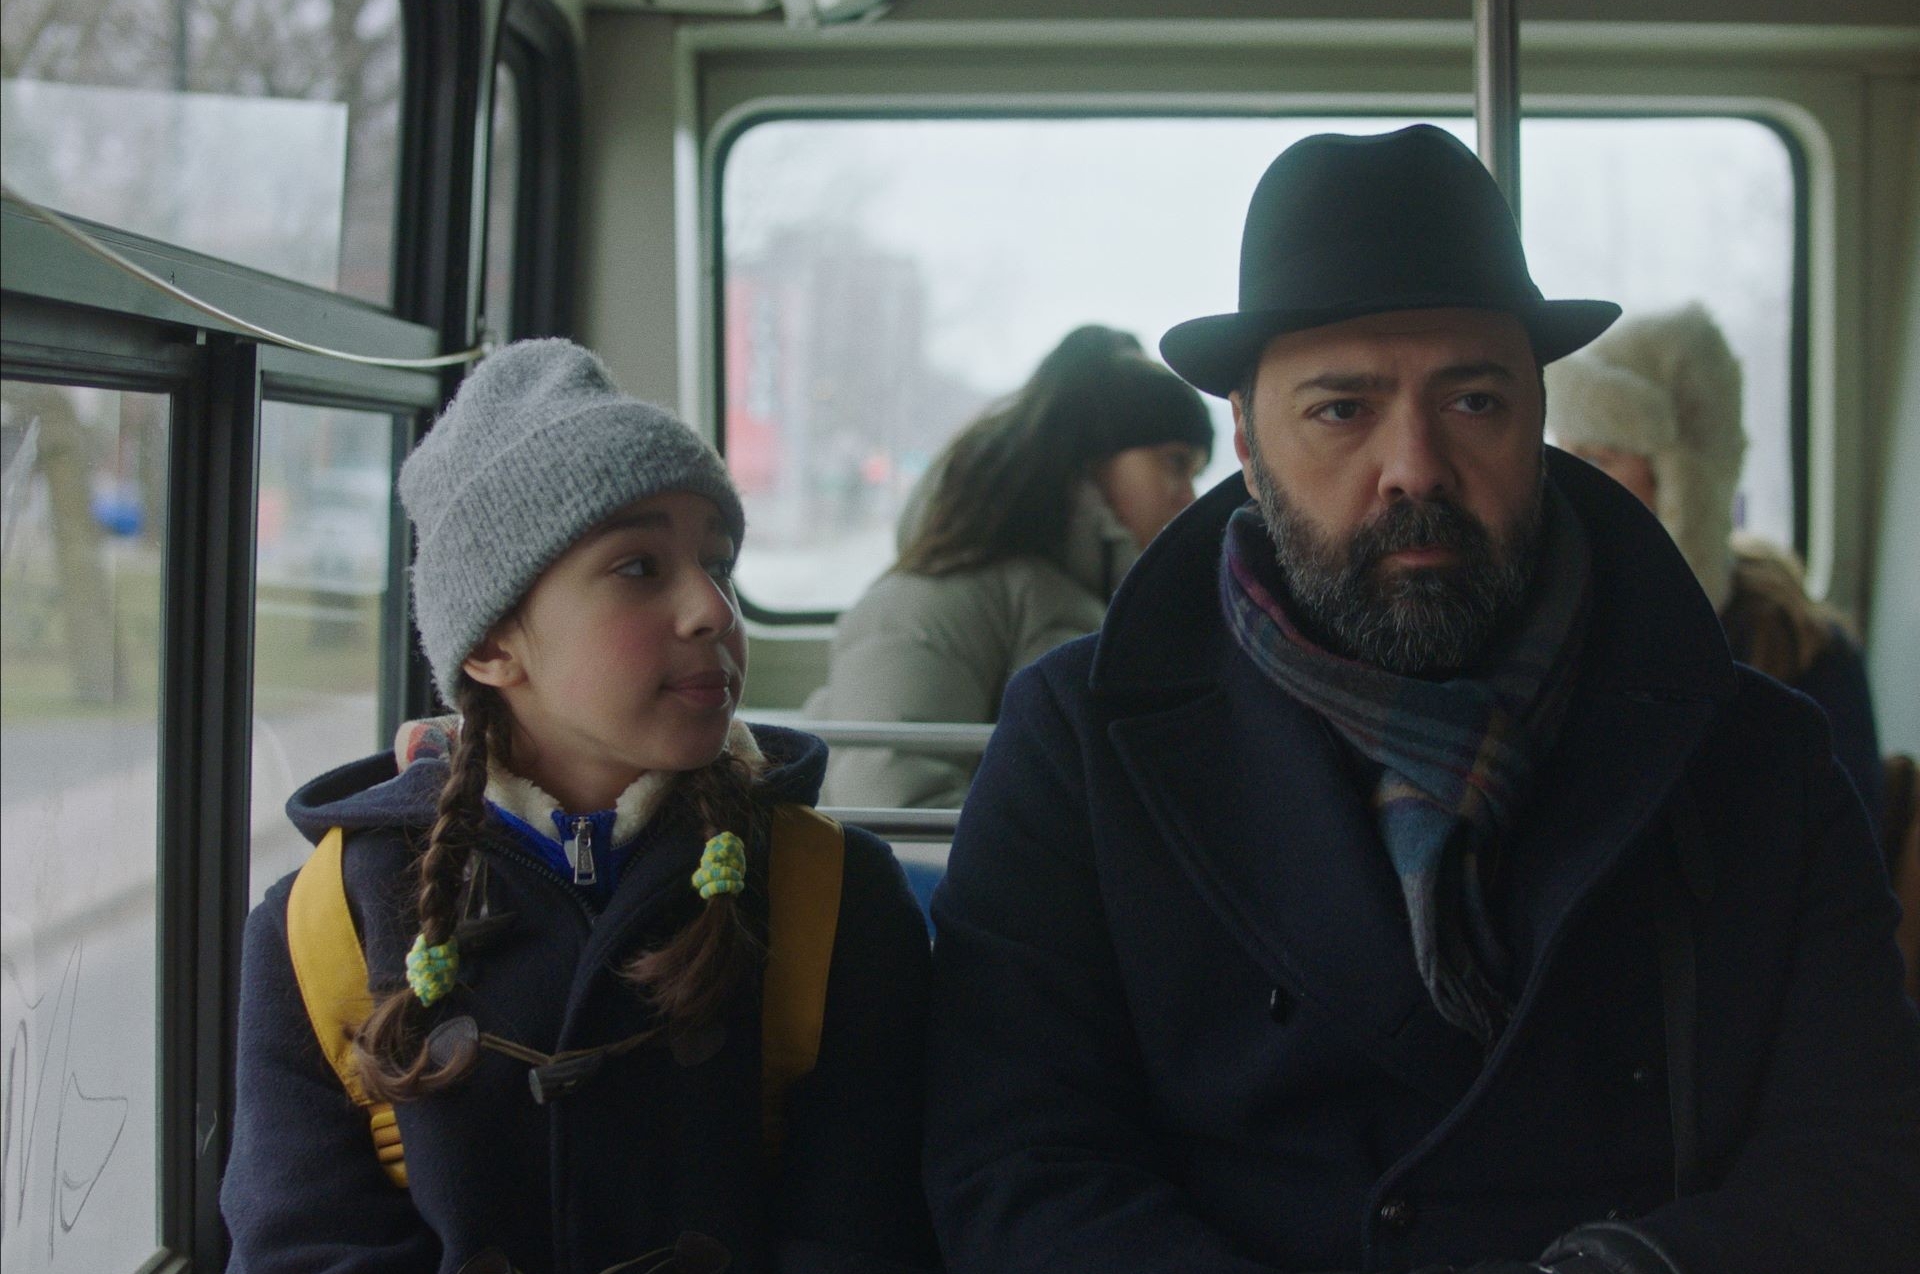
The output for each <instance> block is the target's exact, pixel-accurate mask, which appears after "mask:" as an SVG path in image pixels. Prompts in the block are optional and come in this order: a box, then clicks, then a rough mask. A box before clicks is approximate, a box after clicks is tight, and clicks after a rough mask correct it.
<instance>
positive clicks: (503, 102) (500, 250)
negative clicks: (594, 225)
mask: <svg viewBox="0 0 1920 1274" xmlns="http://www.w3.org/2000/svg"><path fill="white" fill-rule="evenodd" d="M519 198H520V81H519V77H517V76H516V75H514V73H513V69H512V68H511V67H509V66H508V65H507V64H506V63H505V62H502V63H500V65H499V67H498V68H497V69H496V70H495V71H494V75H493V149H492V151H491V159H490V161H489V168H488V173H487V308H486V319H487V330H488V331H489V332H491V333H492V334H493V337H494V339H495V340H498V341H509V340H512V339H513V336H514V326H513V247H514V241H515V235H516V231H517V229H518V227H517V226H516V225H515V213H516V212H518V211H519V208H518V203H519Z"/></svg>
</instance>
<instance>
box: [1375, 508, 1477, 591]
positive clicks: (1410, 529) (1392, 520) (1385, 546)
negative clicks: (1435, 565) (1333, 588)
mask: <svg viewBox="0 0 1920 1274" xmlns="http://www.w3.org/2000/svg"><path fill="white" fill-rule="evenodd" d="M1429 547H1437V548H1447V549H1452V550H1454V551H1455V552H1456V553H1458V554H1459V555H1460V558H1461V561H1462V562H1472V561H1475V560H1482V561H1484V560H1486V559H1487V558H1490V557H1491V556H1492V555H1493V537H1492V536H1490V535H1488V534H1487V529H1486V527H1484V526H1482V525H1481V523H1480V519H1478V518H1476V517H1474V516H1473V514H1471V513H1469V512H1467V511H1466V510H1465V509H1463V508H1461V507H1460V506H1459V505H1457V504H1455V503H1453V502H1452V501H1451V500H1444V499H1443V500H1402V501H1399V502H1398V503H1395V504H1390V505H1388V506H1387V508H1386V510H1385V511H1384V512H1382V513H1381V514H1380V515H1379V516H1378V517H1376V518H1374V519H1373V520H1372V521H1371V522H1368V523H1366V524H1365V525H1363V526H1362V527H1361V528H1360V529H1359V530H1358V531H1357V532H1355V533H1354V537H1353V543H1352V544H1351V545H1350V546H1349V547H1348V549H1347V569H1348V570H1349V571H1351V572H1353V573H1355V574H1361V573H1364V572H1367V571H1370V570H1372V569H1373V568H1374V566H1375V565H1377V564H1378V563H1379V561H1380V560H1381V559H1382V558H1384V557H1386V556H1387V555H1388V554H1390V553H1398V552H1400V551H1402V550H1403V549H1417V548H1429Z"/></svg>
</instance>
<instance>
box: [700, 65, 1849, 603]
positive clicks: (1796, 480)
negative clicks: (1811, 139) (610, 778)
mask: <svg viewBox="0 0 1920 1274" xmlns="http://www.w3.org/2000/svg"><path fill="white" fill-rule="evenodd" d="M1377 97H1378V95H1377V94H1360V95H1355V96H1354V97H1353V99H1352V105H1351V107H1349V106H1348V105H1347V104H1346V103H1345V102H1343V101H1342V100H1341V99H1339V98H1316V99H1315V100H1314V102H1313V104H1312V105H1311V107H1308V106H1292V107H1289V108H1282V109H1271V108H1264V109H1263V108H1260V107H1257V106H1254V105H1251V104H1246V103H1241V104H1238V105H1225V106H1215V107H1208V106H1204V105H1200V104H1197V103H1195V102H1194V101H1193V99H1192V96H1191V95H1175V96H1171V97H1167V98H1165V99H1164V100H1157V99H1154V98H1152V97H1150V96H1149V95H1142V94H1129V95H1127V96H1126V97H1125V98H1124V99H1122V100H1119V101H1118V102H1117V103H1115V104H1111V105H1107V106H1104V107H1103V106H1101V105H1099V104H1097V103H1093V102H1086V101H1079V102H1071V103H1058V104H1049V103H1047V102H1045V101H1036V102H1035V103H1034V104H1033V105H1030V106H1028V107H1026V108H1024V109H1021V108H1009V107H1007V106H1005V105H983V104H980V103H978V102H972V101H967V100H954V99H944V100H941V99H934V100H932V101H913V100H900V101H885V100H880V99H851V98H839V99H833V100H820V101H809V102H805V103H802V102H796V101H793V100H791V99H788V100H778V99H774V100H761V101H748V102H744V103H741V104H740V105H739V106H737V107H735V108H733V109H732V110H730V111H728V112H727V113H726V114H725V115H724V116H722V117H721V119H720V120H719V121H718V122H717V123H716V124H715V125H714V128H713V131H712V133H711V135H710V136H709V138H708V155H709V162H708V169H707V171H708V178H707V181H706V182H705V183H704V188H705V190H706V191H707V194H708V198H707V200H706V203H705V205H704V207H703V217H702V230H703V232H704V233H703V236H702V241H703V244H704V246H705V251H706V256H705V262H704V264H705V269H704V271H703V277H705V278H709V279H711V280H713V282H712V284H711V286H710V288H709V294H708V296H707V297H706V305H705V311H706V312H705V314H704V322H703V326H704V340H703V342H702V348H703V351H704V353H705V357H704V358H703V360H702V365H703V368H704V370H705V387H706V395H705V401H706V402H708V403H710V404H711V407H710V409H709V416H708V420H707V424H708V427H709V429H710V430H711V436H712V438H713V440H714V447H715V449H716V450H718V451H719V452H720V454H721V456H722V457H723V458H724V457H725V456H726V454H727V437H726V421H727V363H726V358H725V350H726V348H727V340H726V323H727V308H726V282H727V273H726V268H727V258H726V251H727V243H726V225H725V220H726V210H725V207H724V201H723V199H722V192H723V191H724V189H725V181H726V165H727V161H728V159H729V158H730V156H731V154H732V151H733V148H734V146H735V145H736V144H738V143H739V141H740V139H741V138H743V137H744V136H746V134H747V133H749V132H750V131H752V130H753V129H755V128H757V127H760V126H762V125H765V124H771V123H780V122H789V121H795V120H799V121H816V120H822V121H824V120H832V121H841V120H884V121H901V122H907V121H945V120H967V121H979V120H1019V121H1028V120H1088V119H1096V120H1124V119H1220V120H1229V119H1241V120H1248V119H1298V118H1303V117H1320V116H1335V115H1337V116H1341V117H1344V118H1355V119H1365V118H1403V117H1405V116H1406V115H1409V114H1427V115H1432V116H1435V117H1451V118H1463V119H1467V120H1471V119H1472V102H1471V99H1458V100H1455V101H1452V102H1449V103H1448V104H1447V105H1436V104H1433V103H1428V104H1425V105H1424V106H1422V105H1413V104H1410V103H1407V102H1396V103H1394V104H1392V105H1385V104H1380V103H1378V101H1377ZM1526 118H1527V119H1577V120H1609V119H1618V120H1645V119H1717V120H1741V121H1744V122H1747V123H1752V124H1757V125H1759V126H1760V127H1762V128H1765V129H1766V130H1768V131H1769V132H1770V133H1772V134H1773V135H1774V137H1776V138H1777V139H1778V140H1779V141H1780V143H1781V146H1782V147H1783V149H1784V150H1785V152H1786V156H1787V164H1788V174H1789V179H1790V180H1791V181H1792V182H1793V191H1792V196H1793V212H1792V218H1791V225H1792V249H1791V250H1792V253H1793V258H1792V260H1791V262H1790V263H1789V267H1788V268H1789V305H1790V307H1791V313H1790V315H1789V319H1788V338H1787V339H1788V360H1789V365H1788V381H1787V446H1788V472H1789V476H1790V486H1791V490H1792V499H1793V517H1792V537H1793V548H1794V551H1795V552H1797V553H1799V554H1800V555H1801V556H1802V557H1803V558H1804V557H1806V556H1807V555H1808V548H1809V544H1808V539H1809V536H1808V527H1809V524H1810V523H1809V516H1808V501H1809V486H1810V483H1809V471H1810V465H1809V454H1810V438H1811V430H1810V428H1809V410H1808V384H1809V382H1808V362H1809V360H1808V330H1809V327H1808V304H1809V289H1808V280H1809V269H1808V252H1809V243H1810V204H1811V198H1810V195H1811V189H1810V186H1809V177H1808V157H1807V150H1806V146H1805V144H1804V143H1803V141H1802V137H1801V134H1800V132H1799V131H1798V130H1797V129H1796V128H1794V127H1792V126H1790V125H1789V122H1788V117H1786V116H1785V115H1783V114H1782V113H1780V112H1776V111H1769V110H1766V109H1764V107H1763V105H1762V104H1758V103H1748V104H1747V109H1744V110H1729V109H1718V108H1716V107H1715V106H1712V105H1698V106H1689V105H1687V104H1685V103H1676V102H1659V103H1644V104H1640V105H1636V106H1617V107H1614V108H1612V109H1599V110H1596V109H1592V108H1590V107H1582V106H1579V105H1574V104H1565V103H1548V104H1544V105H1541V106H1536V107H1531V108H1530V109H1529V110H1528V111H1527V114H1526ZM1521 179H1522V181H1523V182H1524V181H1525V171H1524V169H1523V170H1522V178H1521ZM740 608H741V612H742V614H744V615H745V616H746V617H747V618H748V619H749V620H752V621H753V622H754V623H756V624H760V625H764V626H766V627H767V628H770V629H781V630H789V631H792V630H797V629H800V628H806V627H819V626H821V625H831V624H833V623H835V622H836V621H837V620H838V619H839V617H840V614H841V613H842V612H840V611H836V610H829V609H812V610H776V609H773V608H770V607H766V606H762V605H759V604H758V603H756V602H755V601H754V600H753V599H752V598H751V597H748V596H746V595H745V594H742V595H741V596H740Z"/></svg>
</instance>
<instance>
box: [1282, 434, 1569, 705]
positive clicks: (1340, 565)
mask: <svg viewBox="0 0 1920 1274" xmlns="http://www.w3.org/2000/svg"><path fill="white" fill-rule="evenodd" d="M1248 434H1249V438H1251V435H1252V430H1248ZM1250 467H1251V468H1252V470H1253V473H1254V496H1255V498H1256V499H1257V500H1258V502H1259V505H1260V513H1261V516H1262V517H1264V518H1265V519H1266V523H1267V533H1268V535H1269V536H1271V538H1272V540H1273V544H1274V550H1275V554H1276V556H1277V557H1278V559H1279V562H1280V574H1281V577H1282V578H1283V579H1284V580H1285V581H1286V585H1287V590H1288V593H1289V595H1290V598H1291V601H1292V603H1293V605H1292V606H1291V607H1290V610H1291V613H1292V615H1293V619H1294V621H1295V622H1296V623H1298V624H1299V625H1300V626H1301V628H1302V629H1303V630H1304V631H1305V632H1306V634H1307V635H1308V636H1309V637H1311V638H1312V639H1313V640H1315V641H1316V642H1318V643H1320V644H1321V645H1323V646H1325V647H1326V648H1327V649H1329V650H1331V651H1333V652H1334V653H1335V654H1337V655H1343V656H1345V657H1347V658H1349V659H1356V660H1359V661H1360V662H1361V663H1366V664H1372V665H1373V666H1375V667H1377V668H1382V669H1385V670H1386V671H1388V672H1391V673H1396V674H1398V675H1400V676H1403V677H1434V676H1443V675H1447V674H1451V673H1456V672H1459V671H1461V670H1462V669H1465V668H1468V667H1471V666H1472V665H1473V664H1474V663H1475V662H1476V661H1477V660H1479V659H1480V657H1481V656H1482V655H1483V654H1484V653H1485V651H1486V649H1487V646H1488V644H1489V643H1490V642H1491V641H1492V640H1493V639H1494V637H1495V636H1496V635H1497V634H1498V633H1499V632H1500V631H1501V629H1502V628H1503V627H1504V626H1505V624H1506V623H1507V621H1508V619H1509V618H1510V617H1511V616H1512V615H1513V614H1514V613H1515V612H1516V611H1517V610H1518V609H1519V607H1520V605H1521V602H1522V600H1523V599H1524V597H1525V596H1526V591H1527V583H1528V581H1529V580H1530V579H1531V578H1532V575H1533V564H1534V559H1535V557H1536V556H1537V554H1538V552H1539V544H1540V520H1541V510H1542V508H1543V507H1544V488H1543V487H1540V486H1536V488H1535V490H1534V496H1533V499H1532V500H1531V501H1529V502H1528V504H1527V507H1526V509H1525V510H1523V511H1522V513H1521V514H1520V516H1519V518H1517V519H1516V520H1515V522H1514V525H1513V526H1511V527H1510V528H1508V529H1507V532H1506V534H1505V535H1504V536H1502V542H1500V543H1496V542H1495V541H1494V539H1493V536H1492V535H1491V534H1489V533H1488V531H1487V528H1486V527H1485V526H1483V525H1482V524H1481V522H1480V520H1479V519H1478V518H1476V517H1474V516H1473V515H1472V514H1471V513H1469V512H1467V511H1466V510H1465V509H1463V508H1461V507H1460V506H1459V505H1458V504H1455V503H1453V502H1452V501H1450V500H1445V499H1437V500H1402V501H1398V502H1396V503H1394V504H1392V505H1390V506H1388V508H1387V510H1386V511H1385V512H1384V513H1382V514H1380V515H1379V516H1378V517H1375V518H1373V519H1372V520H1371V521H1369V522H1366V523H1365V524H1363V525H1362V526H1361V527H1360V529H1359V530H1357V531H1355V532H1354V534H1353V537H1352V539H1350V540H1349V541H1347V543H1345V544H1344V545H1342V544H1337V543H1335V542H1333V541H1332V540H1331V539H1329V538H1328V537H1326V536H1324V535H1322V534H1321V532H1320V530H1319V528H1318V527H1316V526H1314V525H1313V523H1312V522H1311V521H1310V520H1309V519H1308V518H1307V515H1306V514H1304V513H1301V512H1300V511H1299V510H1297V509H1296V508H1294V507H1293V506H1292V505H1291V504H1290V503H1289V502H1288V501H1287V498H1286V496H1285V495H1284V494H1283V493H1282V492H1281V490H1280V488H1279V485H1278V484H1277V483H1276V482H1275V481H1274V480H1273V477H1272V475H1271V474H1269V473H1268V472H1267V467H1266V465H1265V464H1264V463H1263V462H1262V461H1261V459H1260V455H1259V451H1258V448H1257V445H1256V447H1255V449H1254V452H1253V464H1252V466H1250ZM1427 547H1443V548H1447V549H1450V550H1452V552H1453V553H1454V555H1455V557H1456V559H1457V560H1456V561H1454V562H1452V563H1449V564H1447V565H1444V566H1434V567H1414V568H1400V569H1392V568H1388V569H1382V566H1381V564H1382V562H1383V561H1384V559H1385V558H1386V557H1387V555H1388V554H1390V553H1395V552H1398V551H1400V550H1402V549H1414V548H1427Z"/></svg>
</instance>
